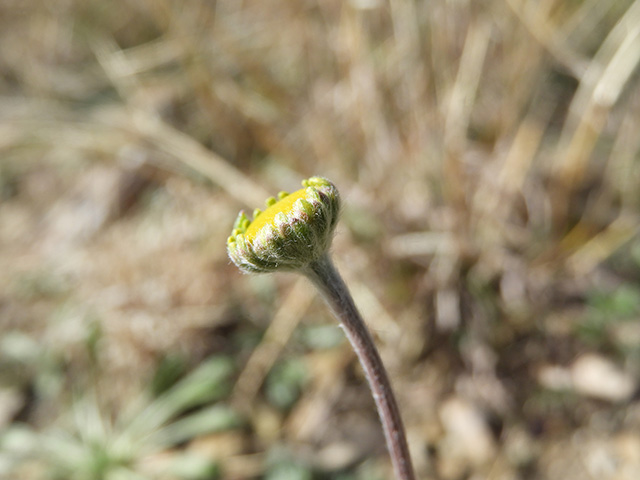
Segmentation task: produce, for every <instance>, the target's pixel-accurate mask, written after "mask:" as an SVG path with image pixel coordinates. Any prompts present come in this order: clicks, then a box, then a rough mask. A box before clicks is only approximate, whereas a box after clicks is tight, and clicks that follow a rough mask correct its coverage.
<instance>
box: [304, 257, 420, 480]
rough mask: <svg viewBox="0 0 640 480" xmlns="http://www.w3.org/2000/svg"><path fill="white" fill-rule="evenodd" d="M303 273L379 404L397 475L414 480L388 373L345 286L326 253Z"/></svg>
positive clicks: (405, 479)
mask: <svg viewBox="0 0 640 480" xmlns="http://www.w3.org/2000/svg"><path fill="white" fill-rule="evenodd" d="M303 273H304V274H305V275H306V276H307V277H308V278H309V279H310V280H311V281H312V282H313V283H314V284H315V285H316V287H317V288H318V289H319V290H320V292H321V293H322V296H323V297H324V299H325V301H326V302H327V304H328V305H329V307H330V308H331V310H332V311H333V314H334V315H335V316H336V318H337V319H338V321H339V322H340V325H341V326H342V328H343V329H344V331H345V333H346V335H347V338H348V339H349V341H350V342H351V345H352V346H353V349H354V350H355V352H356V355H357V356H358V359H359V360H360V364H361V365H362V368H363V370H364V372H365V375H366V377H367V380H368V381H369V386H370V388H371V391H372V393H373V398H374V400H375V402H376V406H377V407H378V414H379V415H380V420H381V422H382V428H383V430H384V435H385V438H386V440H387V448H388V449H389V454H390V456H391V462H392V463H393V468H394V471H395V474H396V478H397V479H398V480H414V479H415V475H414V473H413V467H412V465H411V457H410V455H409V448H408V447H407V440H406V436H405V432H404V426H403V424H402V418H401V417H400V411H399V410H398V405H397V403H396V399H395V397H394V395H393V390H392V389H391V383H390V381H389V376H388V375H387V372H386V370H385V368H384V365H383V364H382V359H381V358H380V354H379V353H378V350H377V349H376V346H375V344H374V343H373V338H372V337H371V334H370V333H369V330H368V329H367V326H366V324H365V323H364V320H363V319H362V317H361V316H360V312H358V309H357V308H356V306H355V303H354V302H353V298H352V297H351V294H350V293H349V290H348V289H347V286H346V285H345V283H344V281H343V280H342V277H341V276H340V274H339V273H338V271H337V270H336V268H335V267H334V265H333V262H332V261H331V258H330V257H329V255H328V254H325V255H323V256H322V257H320V258H319V259H318V260H316V261H314V262H312V263H310V264H309V266H308V267H307V268H306V269H305V270H304V271H303Z"/></svg>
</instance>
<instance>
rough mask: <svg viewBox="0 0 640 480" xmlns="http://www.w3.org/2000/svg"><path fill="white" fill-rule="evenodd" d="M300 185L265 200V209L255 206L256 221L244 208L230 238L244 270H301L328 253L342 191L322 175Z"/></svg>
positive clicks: (231, 253) (232, 254)
mask: <svg viewBox="0 0 640 480" xmlns="http://www.w3.org/2000/svg"><path fill="white" fill-rule="evenodd" d="M302 186H303V187H305V188H303V189H301V190H298V191H296V192H294V193H291V194H289V193H287V192H280V193H279V194H278V199H275V198H273V197H272V198H270V199H269V200H267V209H266V210H265V211H264V212H261V211H260V210H257V209H256V210H255V211H254V212H253V221H251V220H249V218H248V217H247V216H246V215H245V213H244V212H240V214H239V215H238V218H237V219H236V222H235V224H234V227H233V232H232V233H231V236H230V237H229V239H228V240H227V251H228V252H229V257H230V258H231V260H232V261H233V263H235V264H236V265H237V267H238V268H239V269H240V270H242V271H243V272H245V273H266V272H273V271H275V270H297V269H300V268H303V267H305V266H306V265H308V264H309V262H312V261H314V260H317V259H318V258H319V257H320V256H321V255H323V254H324V253H326V252H327V250H328V249H329V247H330V246H331V240H332V239H333V232H334V230H335V227H336V224H337V223H338V214H339V211H340V196H339V194H338V190H337V189H336V187H335V186H334V185H333V184H332V183H331V182H330V181H329V180H327V179H325V178H321V177H311V178H309V179H307V180H303V182H302Z"/></svg>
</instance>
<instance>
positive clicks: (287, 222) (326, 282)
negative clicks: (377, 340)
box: [227, 177, 415, 480]
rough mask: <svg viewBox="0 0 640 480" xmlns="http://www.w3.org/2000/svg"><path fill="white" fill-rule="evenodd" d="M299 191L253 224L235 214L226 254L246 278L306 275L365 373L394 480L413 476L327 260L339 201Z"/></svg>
mask: <svg viewBox="0 0 640 480" xmlns="http://www.w3.org/2000/svg"><path fill="white" fill-rule="evenodd" d="M302 186H303V187H304V188H302V189H300V190H298V191H296V192H294V193H291V194H289V193H287V192H280V193H279V194H278V199H276V198H273V197H272V198H270V199H269V200H267V209H266V210H265V211H264V212H263V211H260V210H255V211H254V214H253V220H249V218H248V217H247V216H246V215H245V213H244V212H240V214H239V215H238V218H237V220H236V222H235V225H234V228H233V232H232V234H231V236H230V237H229V239H228V240H227V250H228V252H229V257H230V258H231V260H232V261H233V263H235V264H236V266H238V268H240V270H242V271H243V272H245V273H268V272H275V271H278V270H281V271H282V270H284V271H294V272H298V273H301V274H303V275H305V276H306V277H307V278H308V279H309V280H310V281H311V282H312V283H313V284H314V285H315V286H316V287H317V288H318V290H319V291H320V293H321V294H322V296H323V298H324V300H325V301H326V303H327V304H328V305H329V307H330V308H331V310H332V311H333V314H334V315H335V316H336V318H337V319H338V321H339V322H340V324H341V326H342V328H343V329H344V331H345V333H346V335H347V338H348V339H349V341H350V342H351V345H352V346H353V348H354V350H355V352H356V354H357V356H358V358H359V360H360V364H361V365H362V368H363V370H364V372H365V375H366V377H367V380H368V381H369V386H370V387H371V390H372V393H373V398H374V400H375V402H376V406H377V407H378V413H379V415H380V419H381V421H382V426H383V430H384V433H385V438H386V441H387V448H388V449H389V453H390V455H391V461H392V463H393V467H394V470H395V473H396V477H397V478H398V479H399V480H413V479H414V478H415V475H414V473H413V467H412V465H411V458H410V455H409V449H408V447H407V441H406V437H405V433H404V426H403V424H402V419H401V417H400V412H399V410H398V406H397V403H396V400H395V397H394V395H393V391H392V389H391V383H390V381H389V377H388V375H387V373H386V370H385V368H384V365H383V364H382V360H381V358H380V355H379V354H378V351H377V349H376V347H375V344H374V342H373V339H372V337H371V334H370V333H369V331H368V329H367V327H366V325H365V323H364V320H363V319H362V317H361V315H360V313H359V311H358V309H357V308H356V306H355V303H354V302H353V299H352V297H351V294H350V293H349V290H348V289H347V286H346V285H345V283H344V281H343V280H342V277H341V276H340V274H339V273H338V271H337V270H336V268H335V267H334V265H333V262H332V260H331V257H330V256H329V247H330V246H331V242H332V240H333V233H334V230H335V227H336V225H337V223H338V216H339V212H340V196H339V194H338V190H337V189H336V187H335V186H334V185H333V184H332V183H331V182H329V181H328V180H326V179H324V178H320V177H312V178H309V179H307V180H304V181H303V182H302Z"/></svg>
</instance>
